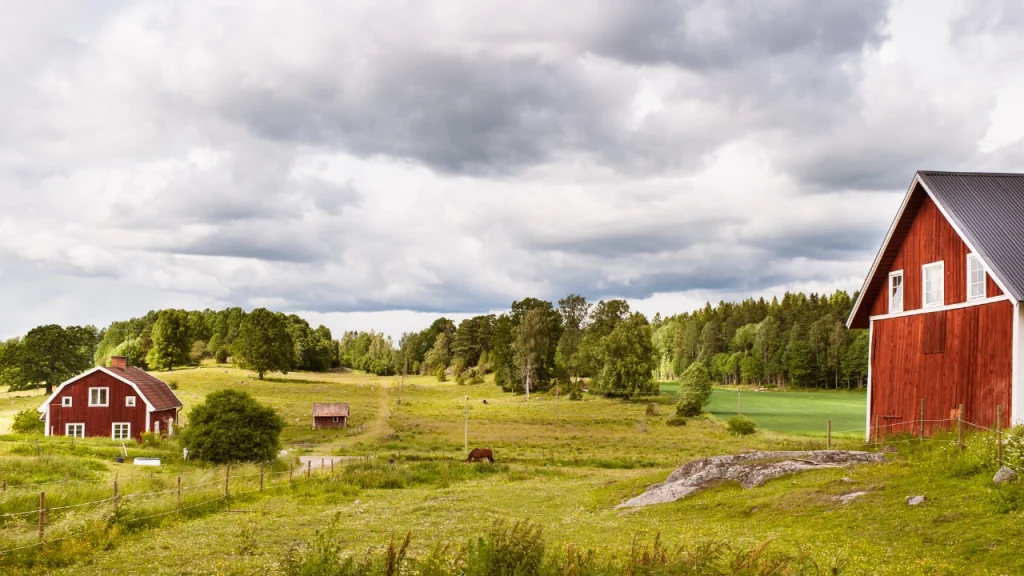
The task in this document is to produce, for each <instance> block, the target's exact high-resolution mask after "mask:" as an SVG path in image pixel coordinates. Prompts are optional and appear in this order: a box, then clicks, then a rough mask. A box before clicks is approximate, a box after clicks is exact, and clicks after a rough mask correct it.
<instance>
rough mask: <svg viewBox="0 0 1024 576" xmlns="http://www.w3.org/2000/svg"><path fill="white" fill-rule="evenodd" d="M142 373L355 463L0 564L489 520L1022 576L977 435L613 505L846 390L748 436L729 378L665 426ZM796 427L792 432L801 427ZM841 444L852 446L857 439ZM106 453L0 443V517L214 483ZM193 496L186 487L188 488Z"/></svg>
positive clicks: (167, 500) (46, 570) (416, 393)
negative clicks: (481, 459)
mask: <svg viewBox="0 0 1024 576" xmlns="http://www.w3.org/2000/svg"><path fill="white" fill-rule="evenodd" d="M161 377H163V378H164V379H167V380H172V381H174V382H175V383H176V384H177V385H178V391H177V392H178V394H179V395H180V396H181V398H182V399H183V401H184V402H185V403H186V406H188V405H193V404H195V403H196V402H197V401H199V400H200V399H201V398H202V397H203V396H204V395H205V394H207V393H208V392H210V391H212V390H215V389H218V388H221V387H237V388H242V389H245V390H248V391H250V392H252V393H253V394H254V395H255V396H256V397H257V398H259V399H260V400H261V401H263V402H267V403H269V404H272V405H274V406H275V407H276V408H277V409H278V410H279V411H280V412H281V413H282V415H283V416H284V418H285V420H286V422H287V428H286V429H285V431H284V434H283V442H284V448H285V450H287V451H288V452H289V458H292V457H294V456H296V455H299V454H308V455H319V454H334V455H346V456H367V457H369V459H368V461H366V462H358V463H354V464H350V465H349V466H347V467H345V468H344V469H342V468H341V467H339V470H338V474H337V475H336V476H335V477H333V478H329V479H323V480H319V481H314V482H312V483H310V484H297V485H295V486H292V487H289V486H288V485H287V484H285V485H281V484H280V480H277V482H278V484H276V485H275V488H274V490H273V491H272V492H268V493H266V494H265V495H253V494H248V495H240V496H235V497H234V498H232V500H231V501H230V502H228V503H225V504H223V505H218V506H215V507H211V508H210V509H209V510H204V509H202V508H200V509H198V510H197V511H196V512H195V513H190V514H186V515H184V516H183V517H182V518H177V517H175V516H174V515H170V516H166V517H162V518H161V519H157V520H144V519H145V518H146V517H147V516H149V515H151V514H156V513H159V512H160V511H161V510H166V509H168V507H172V506H173V494H163V495H157V496H155V497H154V498H138V499H134V501H133V499H131V498H129V499H128V500H127V502H128V504H126V505H125V506H124V507H123V508H122V510H120V511H119V513H118V514H119V515H118V516H117V517H115V516H114V515H113V512H112V509H111V507H110V506H109V505H107V504H101V505H98V506H96V507H84V508H82V509H78V508H71V509H66V510H60V511H55V512H54V513H52V515H51V516H48V523H50V524H48V526H50V528H48V530H49V532H48V534H52V535H53V536H57V535H60V534H62V532H61V531H62V530H71V529H73V528H74V527H76V526H82V525H90V526H91V525H95V526H98V527H99V528H100V529H101V530H103V535H102V537H97V538H96V539H91V540H90V539H85V538H83V539H77V538H69V539H68V540H66V541H64V542H63V543H61V544H58V545H51V546H48V547H47V548H46V549H45V550H44V551H43V553H41V554H38V555H27V556H14V557H0V572H4V573H10V574H68V575H71V574H74V575H76V576H78V575H91V574H113V573H125V572H131V573H146V574H153V575H156V574H268V573H269V574H273V573H278V572H280V571H281V569H282V562H283V561H284V559H285V558H286V556H287V555H288V554H289V550H292V551H294V550H299V549H301V548H302V546H303V545H304V543H306V542H308V541H309V540H310V539H312V538H313V537H314V535H315V534H316V532H317V531H318V530H322V529H323V528H324V527H325V526H327V525H328V524H330V523H331V522H332V521H333V522H335V523H336V526H337V535H336V541H337V543H338V544H339V546H340V547H341V548H342V550H344V551H345V552H346V553H351V554H357V555H359V554H362V553H363V552H364V551H366V550H367V549H368V548H370V547H375V549H377V550H380V546H381V545H383V544H386V542H387V540H388V539H389V538H390V537H391V536H393V535H394V536H398V537H401V536H403V535H404V534H405V533H406V532H407V531H412V534H413V540H412V546H411V551H412V554H414V555H423V554H426V553H428V552H429V551H430V550H431V549H432V548H433V546H434V544H435V543H436V542H443V543H447V544H454V545H456V546H458V545H459V544H460V543H464V542H466V541H467V540H468V539H470V538H474V537H476V536H477V535H479V534H481V533H482V532H483V531H486V530H487V529H488V527H490V526H491V525H492V524H493V523H494V522H495V521H496V520H502V519H508V520H517V519H526V520H530V521H533V522H535V523H536V524H537V525H539V526H540V527H541V528H542V529H543V530H544V533H545V536H546V539H547V542H548V546H549V548H550V549H551V550H553V551H557V550H561V549H564V547H565V546H566V545H568V544H573V545H575V546H578V547H583V548H589V549H593V550H595V551H596V553H598V554H605V555H613V556H614V555H622V554H628V551H629V550H630V547H631V546H632V542H633V540H634V538H639V539H640V541H644V542H648V541H650V540H651V539H653V538H654V537H655V536H656V535H660V538H661V539H662V541H663V542H665V543H667V544H668V545H671V546H675V545H677V544H688V545H694V544H699V543H701V542H705V541H714V542H720V543H724V544H727V545H729V546H732V547H734V548H736V549H742V548H749V547H754V546H758V545H760V544H762V543H764V542H768V541H770V542H771V544H770V548H771V549H772V550H778V551H780V552H786V553H794V554H795V553H803V554H806V555H808V556H809V557H810V558H813V559H814V560H815V561H816V562H817V563H818V564H819V565H820V566H822V567H832V566H836V567H839V568H841V571H840V573H843V574H939V573H941V574H968V573H970V574H974V573H989V574H1012V573H1019V572H1021V570H1024V559H1022V558H1021V557H1020V555H1019V552H1018V547H1017V544H1016V542H1018V541H1019V539H1020V538H1021V537H1024V522H1022V520H1024V489H1018V488H1015V487H1007V488H998V489H997V488H996V487H994V486H993V485H992V483H991V480H990V479H991V474H992V473H993V472H994V463H993V462H992V461H991V459H988V460H986V459H985V458H983V457H982V456H984V454H987V452H985V449H984V447H983V446H984V445H983V444H978V446H982V448H981V450H980V452H979V450H974V449H969V450H966V451H960V450H954V449H950V448H949V446H950V444H949V443H935V444H934V445H932V444H929V445H927V446H924V447H916V446H914V445H912V444H911V445H907V446H906V447H900V448H899V452H897V453H896V454H894V455H892V456H891V462H890V463H887V464H881V465H871V466H858V467H854V468H849V469H833V470H820V471H813V472H808V473H804V474H801V475H795V476H791V477H784V478H780V479H778V480H775V481H772V482H769V483H768V484H766V485H765V486H762V487H760V488H755V489H751V490H744V489H743V488H741V487H739V486H738V485H734V484H723V485H720V486H717V487H715V488H713V489H710V490H708V491H706V492H703V493H701V494H698V495H696V496H693V497H691V498H688V499H685V500H682V501H679V502H676V503H672V504H665V505H658V506H653V507H649V508H644V509H639V510H628V511H624V510H617V509H616V508H615V506H616V505H617V504H618V503H620V502H622V501H623V500H625V499H627V498H629V497H632V496H635V495H636V494H638V493H640V492H642V491H643V490H644V489H645V487H647V486H649V485H650V484H653V483H656V482H661V481H663V480H664V479H665V477H666V476H667V475H668V473H669V472H671V471H672V469H673V468H675V467H676V466H678V465H680V464H682V463H684V462H686V461H689V460H691V459H694V458H698V457H704V456H711V455H717V454H729V453H736V452H739V451H743V450H750V449H755V448H760V449H792V448H817V447H822V445H823V442H822V440H821V439H820V438H814V437H810V436H807V435H796V434H794V432H801V433H803V434H813V433H815V432H816V430H815V428H816V427H817V422H819V421H824V420H827V419H828V418H829V417H832V418H833V426H834V428H836V429H841V428H840V426H841V425H838V424H837V422H839V421H841V420H840V417H837V416H835V415H836V414H839V415H840V416H841V415H843V414H845V415H846V417H847V418H850V419H855V418H856V416H857V411H858V410H862V408H858V406H857V399H858V398H860V399H863V396H858V395H855V394H842V393H840V394H835V393H832V392H822V393H774V392H773V393H753V392H750V393H747V392H744V396H743V398H744V400H743V402H744V406H749V407H750V408H749V409H750V412H748V411H747V408H744V413H749V414H751V415H754V414H756V412H755V410H760V411H761V413H763V414H764V416H760V417H758V416H755V419H758V418H760V420H758V421H759V423H761V425H762V428H763V429H764V430H763V431H759V432H758V433H757V434H754V435H753V436H749V437H742V438H740V437H735V436H732V435H730V434H728V433H727V431H726V430H725V426H724V423H723V422H722V420H721V418H724V417H725V416H726V415H728V411H729V410H730V409H734V406H735V404H734V403H735V391H734V390H733V391H729V390H716V393H715V394H716V396H715V399H714V401H713V404H712V408H713V409H715V410H718V409H719V408H718V406H719V404H721V408H720V409H721V410H722V412H719V413H718V415H717V416H715V415H713V416H711V417H708V418H693V419H690V420H689V421H688V423H687V425H686V426H681V427H670V426H667V425H666V424H665V420H667V419H668V418H669V417H670V416H671V415H672V413H673V411H674V405H675V397H674V395H672V394H668V393H666V394H662V395H661V396H659V397H657V398H650V399H641V400H636V401H623V400H614V399H604V398H599V397H592V396H586V397H585V399H584V401H582V402H567V401H565V400H564V399H561V400H560V401H559V402H558V405H557V416H556V403H555V399H554V398H553V397H552V396H551V395H548V394H535V395H533V396H532V398H531V400H529V401H526V400H525V398H524V397H523V396H521V395H517V396H511V395H508V394H504V393H502V392H501V391H500V390H499V389H498V388H497V387H495V386H494V385H493V384H491V383H487V384H482V385H477V386H457V385H455V384H453V383H438V382H436V380H434V379H433V378H427V377H417V378H410V379H409V380H408V381H407V383H406V385H405V387H404V388H403V389H402V390H401V392H400V391H399V389H398V387H397V380H396V379H394V378H379V377H376V376H371V375H367V374H361V373H349V372H332V373H328V374H288V375H286V376H282V377H276V376H275V377H274V378H273V379H268V380H265V381H262V382H261V381H257V380H255V379H254V378H252V376H251V375H250V374H249V373H247V372H244V371H241V370H237V369H234V368H230V367H226V366H204V367H203V368H201V369H190V370H180V371H175V372H173V373H169V374H163V375H161ZM467 396H468V397H469V400H468V403H469V408H470V410H469V413H470V420H469V435H470V447H474V446H486V447H489V448H492V449H493V450H494V451H495V455H496V457H497V460H498V462H497V463H496V464H494V465H490V464H473V465H471V464H466V463H464V462H462V461H461V460H462V459H463V458H464V452H463V434H464V427H463V426H464V420H463V418H464V414H465V409H466V402H467V400H466V397H467ZM41 398H42V397H41V396H36V397H34V398H30V399H28V400H26V399H23V398H14V399H3V400H2V401H3V404H0V418H9V417H10V416H11V414H13V411H14V409H15V408H18V407H19V406H22V405H31V406H33V407H34V406H36V405H38V402H39V401H40V400H41ZM747 398H750V403H749V404H748V401H747ZM484 400H487V404H484V403H483V401H484ZM316 401H349V402H351V403H352V423H353V426H352V427H351V428H349V429H348V430H340V431H325V432H320V431H313V430H311V429H310V423H309V405H310V404H311V403H312V402H316ZM730 402H731V403H732V406H729V404H730ZM770 410H775V412H771V411H770ZM785 410H793V411H794V412H796V415H793V416H790V415H787V414H786V413H785ZM186 414H187V409H186ZM804 419H806V420H807V421H808V423H807V424H804V425H801V422H802V421H803V420H804ZM778 430H785V431H787V432H780V431H778ZM839 444H841V445H845V446H847V447H856V448H860V447H862V445H861V444H860V443H859V439H858V438H855V437H851V438H844V439H840V440H839ZM933 446H934V447H935V448H934V449H932V447H933ZM116 450H117V447H116V446H114V445H113V444H112V443H111V442H109V441H105V440H101V439H91V440H88V441H86V442H82V441H79V442H77V443H76V445H75V446H74V447H73V448H72V447H71V446H70V443H69V442H68V441H67V440H66V439H63V438H52V439H45V440H43V441H41V442H40V452H39V453H37V452H36V450H35V443H34V439H33V438H30V437H24V436H14V435H8V436H0V477H3V478H6V479H8V480H9V486H10V487H9V489H8V492H7V493H5V495H4V496H3V497H0V512H4V513H6V512H15V511H19V510H22V509H25V508H27V509H29V510H30V509H31V508H32V506H34V505H35V504H34V503H37V502H38V493H37V492H36V491H35V490H37V488H33V487H32V486H25V484H27V483H29V482H54V481H58V482H59V481H61V480H62V479H63V478H64V475H65V474H69V475H70V478H71V479H72V480H74V479H86V480H100V481H102V482H100V483H99V485H98V486H97V487H95V488H88V489H87V488H83V487H76V486H78V485H76V484H74V483H72V484H70V485H68V486H66V487H65V486H64V485H60V484H58V485H55V486H53V485H51V487H50V488H49V490H50V492H49V493H48V494H47V498H48V501H49V500H50V499H51V498H52V499H53V501H54V502H56V503H57V504H56V505H72V504H74V503H75V502H77V501H84V500H83V499H85V500H89V499H93V498H97V497H100V496H103V495H104V494H106V493H107V492H109V482H110V481H112V479H113V475H114V474H115V473H117V474H118V475H119V477H120V478H121V482H122V486H123V487H124V488H123V490H125V493H128V494H130V493H135V492H140V493H141V492H143V491H160V490H167V489H169V488H171V487H173V486H174V480H175V477H176V475H177V473H178V471H179V469H181V470H183V471H184V475H185V476H186V477H187V478H189V483H190V484H191V483H197V482H201V481H210V482H213V484H211V485H210V487H209V488H204V489H203V490H210V491H212V492H210V493H211V494H215V493H216V491H217V490H219V489H220V488H219V487H218V486H219V485H218V484H217V479H218V478H222V477H223V472H222V470H221V469H217V468H209V467H204V466H202V465H200V464H198V463H194V462H188V463H185V462H181V460H180V447H179V446H178V445H177V443H176V442H174V441H167V442H164V443H163V444H162V445H160V446H153V447H142V446H138V447H136V446H133V447H130V448H129V450H130V455H131V456H137V455H157V456H160V457H161V458H164V460H165V464H166V465H165V466H163V467H161V468H159V469H147V470H140V469H138V468H135V467H133V466H131V465H127V464H114V463H113V462H112V455H113V454H114V453H115V452H116ZM979 454H982V456H979ZM389 460H394V463H393V464H392V463H389ZM285 467H287V465H286V464H285ZM257 472H258V471H257V470H256V469H255V468H253V467H252V466H251V465H250V466H247V467H238V468H237V469H236V470H234V471H233V472H232V477H233V478H235V476H236V475H237V479H236V480H234V481H235V482H237V483H238V484H237V485H234V484H233V485H234V486H236V488H235V490H240V491H244V490H245V489H246V488H247V487H248V489H252V486H253V483H254V482H255V481H256V480H254V477H253V474H256V473H257ZM278 478H280V476H278ZM206 479H209V480H206ZM854 490H863V491H866V492H867V495H866V496H863V497H862V498H860V499H858V500H856V501H854V502H853V503H851V504H848V505H841V504H839V503H837V502H835V501H833V500H832V497H833V496H835V495H839V494H843V493H847V492H850V491H854ZM233 493H235V492H233ZM911 494H925V495H926V496H927V498H928V501H927V503H926V504H925V505H922V506H920V507H916V508H909V507H907V506H906V504H905V503H904V498H905V497H906V496H907V495H911ZM202 497H203V495H202V493H197V494H195V495H194V496H192V498H193V499H194V500H195V501H201V498H202ZM136 518H141V519H143V520H139V521H138V522H136V521H135V520H134V519H136ZM35 522H36V518H35V517H34V516H32V515H27V516H24V517H21V516H19V517H12V518H7V519H4V520H3V521H2V523H0V549H4V548H8V547H11V546H14V545H21V544H26V543H34V542H35V541H36V540H35V538H36V537H35V530H36V524H35ZM90 522H91V523H93V524H87V523H90ZM297 547H298V548H297ZM778 573H787V572H778Z"/></svg>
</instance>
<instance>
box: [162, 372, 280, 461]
mask: <svg viewBox="0 0 1024 576" xmlns="http://www.w3.org/2000/svg"><path fill="white" fill-rule="evenodd" d="M282 429H284V420H282V419H281V417H280V416H278V415H277V412H275V411H274V409H273V408H271V407H269V406H264V405H262V404H260V403H259V402H257V401H256V399H255V398H253V397H252V396H250V395H249V393H248V392H243V391H241V390H231V389H226V390H218V391H216V392H213V393H211V394H208V395H207V396H206V399H205V400H204V401H203V403H202V404H199V405H197V406H196V407H194V408H192V410H191V411H190V412H189V414H188V426H186V427H185V430H184V432H182V443H183V444H184V445H185V447H186V448H188V451H189V454H190V455H194V456H195V457H196V458H199V459H202V460H206V461H209V462H218V463H222V462H238V461H267V460H273V459H274V458H275V457H276V456H277V450H278V439H279V437H280V435H281V430H282Z"/></svg>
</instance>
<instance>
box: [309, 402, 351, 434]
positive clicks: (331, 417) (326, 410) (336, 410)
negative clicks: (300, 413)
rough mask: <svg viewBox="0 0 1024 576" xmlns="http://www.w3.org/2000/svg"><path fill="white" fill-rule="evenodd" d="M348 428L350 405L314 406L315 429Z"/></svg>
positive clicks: (319, 404) (315, 404)
mask: <svg viewBox="0 0 1024 576" xmlns="http://www.w3.org/2000/svg"><path fill="white" fill-rule="evenodd" d="M346 426H348V404H345V403H343V402H337V403H333V404H329V403H314V404H313V429H314V430H316V429H319V428H344V427H346Z"/></svg>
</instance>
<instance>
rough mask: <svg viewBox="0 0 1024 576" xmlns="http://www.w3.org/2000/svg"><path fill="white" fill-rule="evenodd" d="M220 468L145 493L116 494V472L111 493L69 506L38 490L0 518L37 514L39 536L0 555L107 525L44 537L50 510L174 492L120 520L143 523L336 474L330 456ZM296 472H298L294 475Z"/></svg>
mask: <svg viewBox="0 0 1024 576" xmlns="http://www.w3.org/2000/svg"><path fill="white" fill-rule="evenodd" d="M221 470H223V474H224V475H223V477H222V478H219V479H216V480H209V481H204V482H197V483H194V484H183V483H182V480H183V479H184V478H185V475H184V474H178V475H177V476H175V477H174V479H175V482H176V483H177V485H176V486H175V487H174V488H171V489H166V490H154V491H145V492H132V493H129V494H119V493H118V487H119V482H118V477H117V475H115V477H114V479H113V480H112V481H111V480H106V481H103V482H105V483H106V484H107V485H108V486H109V488H110V490H111V496H109V497H106V498H99V499H96V500H89V501H86V502H78V503H75V504H68V505H64V506H53V507H49V506H47V505H46V493H45V491H40V493H39V507H37V508H33V509H31V510H22V511H15V512H3V513H0V521H2V520H4V519H24V518H25V517H30V516H36V517H37V519H38V539H37V541H36V542H33V543H30V544H23V545H19V546H15V547H12V548H6V549H2V550H0V557H3V556H5V555H7V554H10V553H12V552H16V551H19V550H27V549H30V548H36V547H42V546H46V545H49V544H53V543H56V542H60V541H62V540H67V539H69V538H85V537H88V536H89V535H90V534H94V533H99V532H102V531H105V530H106V528H104V529H102V530H93V531H88V530H82V531H78V530H70V533H66V534H63V535H61V536H60V537H47V536H46V528H47V524H48V522H52V520H53V519H52V518H50V517H49V515H50V514H51V513H53V512H59V511H65V510H72V509H78V508H84V507H87V506H99V505H103V504H111V505H112V508H111V510H112V511H114V512H116V511H117V510H118V509H119V507H121V506H123V503H124V502H126V501H138V500H143V499H149V498H153V497H157V496H168V495H170V494H176V505H174V506H173V507H172V508H170V509H168V510H164V511H161V512H157V513H155V514H150V515H147V516H141V517H137V518H124V519H121V520H120V521H121V522H124V523H129V524H131V523H137V522H142V521H144V520H151V519H154V518H160V517H163V516H169V515H171V514H181V513H182V512H184V511H186V510H191V509H194V508H198V507H201V506H206V505H208V504H211V503H214V502H219V501H228V500H230V499H232V498H235V497H239V496H243V495H251V494H256V493H262V492H268V491H271V490H277V489H280V488H284V487H290V486H295V485H297V484H299V483H301V482H305V481H313V480H322V479H324V478H330V477H334V476H336V474H335V471H334V465H333V459H332V462H331V464H330V465H329V466H328V465H326V459H325V461H324V464H322V465H320V466H317V467H316V468H313V466H312V462H309V461H307V464H306V466H303V467H299V468H295V467H289V469H288V470H282V471H277V472H274V471H270V470H265V469H263V468H262V467H261V470H260V471H259V472H257V473H252V474H239V475H236V476H232V475H231V473H230V468H229V467H225V468H223V469H221ZM297 472H298V474H297ZM209 473H210V471H209V470H206V471H201V474H200V475H201V476H208V475H209ZM218 473H219V472H218ZM285 474H287V475H288V481H287V482H281V481H280V480H277V481H276V482H275V479H279V478H280V477H282V476H283V475H285ZM257 477H258V478H259V481H258V485H254V482H255V481H254V480H253V479H254V478H257ZM233 481H234V482H235V484H232V482H233ZM239 481H242V482H241V483H239ZM96 483H97V484H98V483H99V481H97V482H96ZM54 484H57V485H65V483H64V482H39V483H36V484H32V485H31V486H36V487H38V486H46V485H54ZM233 485H234V486H236V487H243V488H248V489H244V490H237V489H236V490H232V486H233ZM211 486H216V488H217V489H218V490H223V494H221V495H219V496H215V497H212V498H207V499H205V500H203V501H201V502H195V503H189V504H187V505H184V504H183V502H182V497H183V494H185V493H188V492H190V491H195V490H197V489H202V488H206V490H207V491H209V490H210V487H211Z"/></svg>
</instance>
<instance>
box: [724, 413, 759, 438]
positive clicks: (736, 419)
mask: <svg viewBox="0 0 1024 576" xmlns="http://www.w3.org/2000/svg"><path fill="white" fill-rule="evenodd" d="M756 431H757V424H755V423H754V421H753V420H751V419H750V418H747V417H746V416H744V415H743V414H737V415H735V416H733V417H732V418H729V432H732V433H733V434H735V435H737V436H746V435H748V434H753V433H754V432H756Z"/></svg>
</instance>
